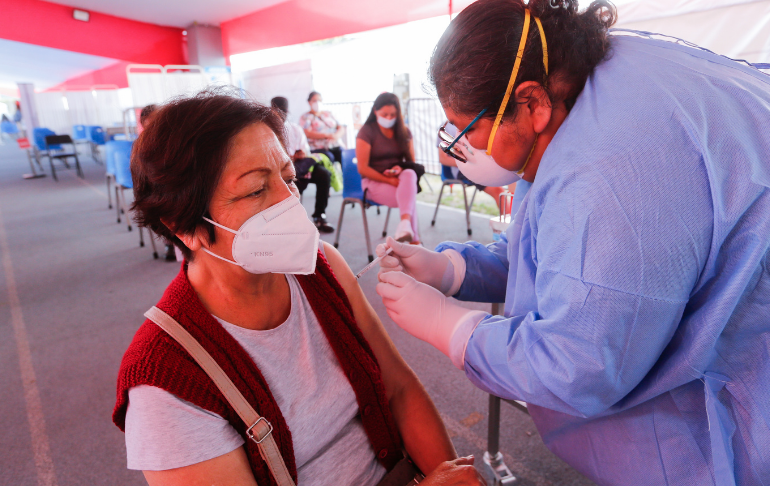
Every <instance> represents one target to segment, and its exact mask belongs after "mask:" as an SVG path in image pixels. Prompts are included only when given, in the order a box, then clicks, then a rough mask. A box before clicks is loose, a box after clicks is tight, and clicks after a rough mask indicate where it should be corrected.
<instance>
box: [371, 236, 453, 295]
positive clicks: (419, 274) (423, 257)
mask: <svg viewBox="0 0 770 486" xmlns="http://www.w3.org/2000/svg"><path fill="white" fill-rule="evenodd" d="M388 248H393V253H391V254H390V255H388V256H386V257H385V258H383V259H382V260H380V271H379V274H380V275H382V274H384V273H387V272H404V273H406V274H407V275H411V276H412V277H414V278H415V279H416V280H417V281H419V282H422V283H425V284H428V285H430V286H431V287H433V288H434V289H438V290H439V291H441V293H443V294H446V293H447V292H448V291H449V289H451V288H452V284H453V283H454V267H453V265H452V261H451V260H450V259H449V257H448V256H446V255H444V254H443V253H438V252H435V251H431V250H428V249H427V248H423V247H422V246H420V245H409V244H404V243H400V242H398V241H396V240H394V239H393V238H391V237H388V239H387V241H386V242H385V243H384V244H382V243H381V244H379V245H377V248H376V251H377V256H382V255H384V254H385V252H386V251H387V249H388Z"/></svg>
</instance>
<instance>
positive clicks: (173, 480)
mask: <svg viewBox="0 0 770 486" xmlns="http://www.w3.org/2000/svg"><path fill="white" fill-rule="evenodd" d="M143 472H144V477H145V479H146V480H147V484H149V485H150V486H210V485H212V484H216V485H217V486H257V481H256V480H255V479H254V474H252V472H251V467H250V466H249V459H248V457H247V456H246V451H245V450H244V448H243V447H239V448H237V449H235V450H234V451H232V452H228V453H227V454H223V455H221V456H219V457H215V458H213V459H209V460H208V461H203V462H199V463H197V464H192V465H190V466H185V467H179V468H176V469H168V470H165V471H143Z"/></svg>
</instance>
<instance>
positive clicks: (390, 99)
mask: <svg viewBox="0 0 770 486" xmlns="http://www.w3.org/2000/svg"><path fill="white" fill-rule="evenodd" d="M356 158H357V159H358V172H359V173H360V174H361V177H362V181H361V187H362V188H363V189H364V190H365V191H366V198H367V199H369V200H372V201H374V202H376V203H379V204H384V205H385V206H388V207H391V208H395V207H397V208H398V209H399V213H400V214H401V220H400V221H399V223H398V226H397V227H396V233H395V238H396V240H398V241H402V242H406V243H414V244H417V243H419V241H420V234H419V232H418V230H417V229H418V224H417V190H418V180H419V177H420V175H422V174H421V173H419V172H424V169H423V167H422V166H421V165H419V164H415V163H414V142H413V141H412V132H410V131H409V129H408V128H407V127H406V125H405V124H404V118H403V116H402V115H401V103H400V102H399V101H398V96H396V95H394V94H393V93H381V94H380V95H379V96H377V98H376V99H375V100H374V104H373V105H372V111H371V112H370V113H369V117H368V118H367V119H366V122H364V126H363V127H361V130H359V132H358V135H357V136H356Z"/></svg>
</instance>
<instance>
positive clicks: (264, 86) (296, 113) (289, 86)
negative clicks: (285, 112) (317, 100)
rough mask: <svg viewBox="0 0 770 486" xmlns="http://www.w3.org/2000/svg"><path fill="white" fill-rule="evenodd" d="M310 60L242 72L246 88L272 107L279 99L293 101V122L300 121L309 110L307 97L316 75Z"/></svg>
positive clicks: (291, 106)
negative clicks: (274, 99) (276, 97)
mask: <svg viewBox="0 0 770 486" xmlns="http://www.w3.org/2000/svg"><path fill="white" fill-rule="evenodd" d="M311 71H312V68H311V63H310V60H309V59H305V60H302V61H297V62H290V63H286V64H279V65H277V66H270V67H265V68H259V69H252V70H250V71H245V72H242V73H241V81H242V83H243V89H244V90H245V91H246V93H247V94H248V95H249V96H251V97H253V98H254V99H255V100H257V101H259V102H261V103H264V104H270V100H271V99H272V98H273V97H275V96H283V97H285V98H286V99H288V100H289V120H290V121H293V122H295V123H296V122H297V121H298V120H299V117H300V115H302V114H303V113H305V112H307V111H308V109H309V107H308V103H307V96H308V94H310V92H311V91H313V75H312V73H311Z"/></svg>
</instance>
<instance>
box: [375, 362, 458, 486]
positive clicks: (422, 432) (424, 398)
mask: <svg viewBox="0 0 770 486" xmlns="http://www.w3.org/2000/svg"><path fill="white" fill-rule="evenodd" d="M390 409H391V410H392V411H393V416H394V418H395V419H396V424H397V426H398V430H399V432H400V433H401V438H402V439H403V441H404V448H405V449H406V451H407V452H408V453H409V456H410V457H411V458H412V460H413V461H414V463H415V464H416V465H417V467H419V468H420V470H421V471H422V472H423V473H425V474H426V475H427V474H429V473H430V472H431V471H433V470H434V469H435V468H436V467H438V465H439V464H441V463H442V462H444V461H450V460H452V459H455V458H456V457H457V452H456V451H455V448H454V445H453V444H452V440H451V439H450V438H449V434H447V431H446V428H445V427H444V422H442V420H441V417H440V416H439V413H438V410H436V407H435V405H433V402H432V401H431V399H430V397H428V393H427V392H426V391H425V389H424V388H423V387H422V385H421V384H420V382H419V381H418V380H417V378H416V377H415V378H414V382H413V383H410V384H408V385H406V386H405V387H404V388H403V389H402V390H401V391H399V392H398V393H396V394H394V395H393V397H391V399H390Z"/></svg>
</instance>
